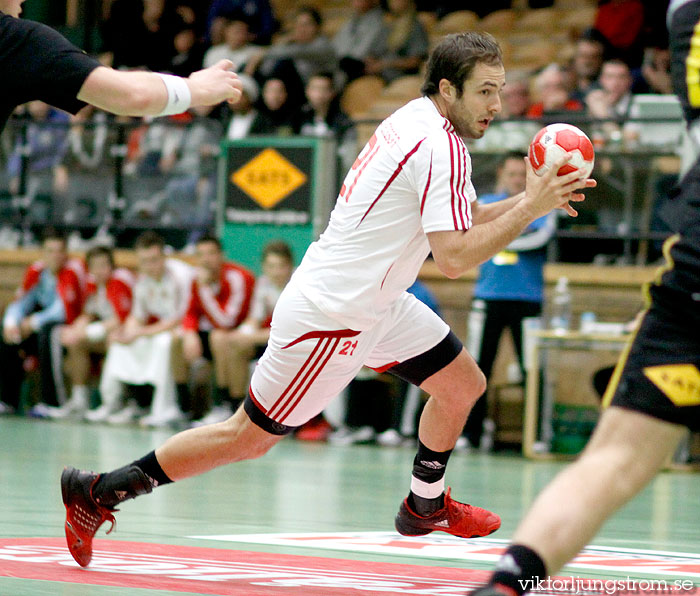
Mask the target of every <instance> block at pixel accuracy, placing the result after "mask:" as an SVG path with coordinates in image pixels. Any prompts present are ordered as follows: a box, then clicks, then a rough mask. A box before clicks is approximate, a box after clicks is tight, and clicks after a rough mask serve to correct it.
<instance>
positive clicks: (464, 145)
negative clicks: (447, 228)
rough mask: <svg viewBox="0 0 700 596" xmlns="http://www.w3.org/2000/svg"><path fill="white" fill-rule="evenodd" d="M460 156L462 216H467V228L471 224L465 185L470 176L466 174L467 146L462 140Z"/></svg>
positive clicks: (468, 181)
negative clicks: (462, 160) (461, 166)
mask: <svg viewBox="0 0 700 596" xmlns="http://www.w3.org/2000/svg"><path fill="white" fill-rule="evenodd" d="M462 156H463V158H464V184H463V185H462V196H463V197H464V217H466V218H467V229H468V228H470V227H471V225H472V215H471V209H470V208H469V194H468V193H467V185H468V184H470V183H471V176H469V175H467V157H468V153H467V146H466V144H465V143H464V141H462Z"/></svg>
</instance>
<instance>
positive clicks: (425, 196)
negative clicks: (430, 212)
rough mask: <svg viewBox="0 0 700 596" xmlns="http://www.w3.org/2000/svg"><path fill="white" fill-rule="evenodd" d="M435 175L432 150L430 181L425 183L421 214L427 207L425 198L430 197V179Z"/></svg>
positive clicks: (429, 171)
mask: <svg viewBox="0 0 700 596" xmlns="http://www.w3.org/2000/svg"><path fill="white" fill-rule="evenodd" d="M432 176H433V152H432V151H431V152H430V169H429V170H428V181H427V182H426V183H425V190H424V191H423V200H422V201H421V202H420V214H421V215H423V208H424V207H425V199H426V198H427V197H428V189H429V188H430V179H431V178H432Z"/></svg>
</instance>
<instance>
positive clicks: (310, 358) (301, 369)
mask: <svg viewBox="0 0 700 596" xmlns="http://www.w3.org/2000/svg"><path fill="white" fill-rule="evenodd" d="M321 343H323V340H321V341H317V342H316V345H315V346H314V349H313V350H312V351H311V354H309V357H308V358H307V359H306V361H305V362H304V364H303V365H302V366H301V368H300V369H299V372H297V374H296V375H295V376H294V378H293V379H292V382H291V383H290V384H289V385H287V388H286V389H285V390H284V391H283V392H282V395H280V396H279V397H278V398H277V401H276V402H275V403H274V404H272V407H271V408H270V409H269V410H268V412H272V410H274V409H275V408H277V407H278V406H279V405H280V404H281V403H282V402H283V401H284V399H285V398H286V397H287V394H288V393H289V392H290V391H291V389H292V387H294V385H295V384H296V382H297V381H298V380H299V377H300V376H301V375H302V374H303V373H304V371H305V370H306V367H307V366H308V365H309V364H310V362H311V361H312V360H313V358H314V356H316V352H317V351H318V348H319V346H320V345H321Z"/></svg>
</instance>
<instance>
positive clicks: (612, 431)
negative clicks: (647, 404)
mask: <svg viewBox="0 0 700 596" xmlns="http://www.w3.org/2000/svg"><path fill="white" fill-rule="evenodd" d="M683 432H684V428H683V427H681V426H677V425H675V424H670V423H668V422H664V421H662V420H659V419H657V418H652V417H651V416H647V415H646V414H642V413H639V412H636V411H633V410H628V409H624V408H620V407H615V406H613V407H610V408H608V409H607V410H606V411H605V412H604V413H603V415H602V416H601V419H600V422H599V424H598V427H597V428H596V430H595V432H594V433H593V436H592V437H591V440H590V441H589V443H588V445H587V446H586V449H585V450H584V452H583V453H582V454H581V456H580V458H579V459H578V460H577V461H576V462H575V463H573V464H571V465H570V466H568V467H567V468H566V469H565V470H564V471H562V472H561V473H560V474H559V475H558V476H557V477H556V478H555V479H554V480H553V481H552V482H551V483H550V484H549V485H548V486H547V487H546V488H545V489H544V491H543V492H542V493H541V494H540V495H539V497H537V499H536V500H535V503H534V505H533V506H532V507H531V509H530V511H529V512H528V514H527V515H526V517H525V519H524V520H523V521H522V522H521V523H520V526H519V527H518V529H517V530H516V532H515V535H514V536H513V544H512V545H511V546H510V547H508V550H507V551H506V552H505V554H504V555H503V557H501V560H500V561H499V563H498V566H497V568H496V572H495V573H494V574H493V576H492V577H491V580H490V582H489V584H488V585H486V586H485V587H483V588H479V589H478V590H476V591H475V592H474V593H473V596H518V595H520V594H522V593H524V592H526V591H530V590H531V589H532V588H533V587H534V583H535V582H537V581H538V580H544V579H546V577H547V576H549V575H552V574H554V573H556V572H557V571H559V570H560V569H561V568H562V567H563V566H564V565H565V564H566V563H567V561H569V560H571V559H572V558H573V557H574V556H575V555H576V553H578V552H579V551H580V550H581V549H582V548H583V547H584V546H585V545H586V544H588V542H589V541H590V540H591V539H592V538H593V536H594V535H595V534H596V532H597V531H598V530H599V529H600V527H601V526H602V525H603V522H604V521H605V520H606V519H608V518H609V517H610V516H611V515H612V514H613V513H614V512H615V511H616V510H617V509H619V508H620V507H621V506H622V505H624V504H625V503H627V502H628V501H629V500H630V499H631V498H632V497H634V496H635V495H636V494H637V493H638V492H639V491H640V490H641V489H642V488H644V487H645V486H646V485H647V484H648V483H649V481H650V480H651V479H652V478H653V477H654V476H655V474H656V473H657V472H658V471H659V469H660V468H661V467H662V466H663V465H664V463H665V462H666V461H668V459H669V458H670V457H671V455H672V454H673V452H674V450H675V448H676V446H677V444H678V440H679V439H680V437H681V436H682V433H683Z"/></svg>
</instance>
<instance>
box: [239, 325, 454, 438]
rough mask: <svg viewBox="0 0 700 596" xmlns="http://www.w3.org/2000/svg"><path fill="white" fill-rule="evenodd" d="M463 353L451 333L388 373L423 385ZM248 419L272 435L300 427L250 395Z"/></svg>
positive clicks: (245, 404)
mask: <svg viewBox="0 0 700 596" xmlns="http://www.w3.org/2000/svg"><path fill="white" fill-rule="evenodd" d="M461 351H462V342H461V341H459V339H458V338H457V336H456V335H455V334H454V333H452V331H450V332H449V333H448V334H447V335H446V336H445V338H444V339H442V340H441V341H440V342H439V343H438V344H437V345H435V346H433V347H432V348H430V349H429V350H428V351H427V352H423V353H422V354H419V355H418V356H414V357H413V358H409V359H408V360H404V361H403V362H401V363H399V364H395V365H394V366H392V367H391V368H389V369H387V371H386V372H390V373H391V374H393V375H396V376H397V377H399V378H401V379H404V380H405V381H408V382H409V383H413V384H414V385H418V386H420V385H422V384H423V381H425V380H426V379H427V378H428V377H431V376H432V375H434V374H435V373H436V372H438V371H440V370H442V369H443V368H445V367H446V366H447V365H448V364H449V363H450V362H452V361H453V360H454V359H455V358H457V356H458V355H459V353H460V352H461ZM243 407H244V408H245V411H246V414H248V417H249V418H250V419H251V420H252V421H253V422H254V423H255V424H257V425H258V426H259V427H260V428H262V429H263V430H264V431H267V432H269V433H270V434H272V435H287V434H289V433H291V432H293V431H294V430H295V429H297V428H298V427H296V426H287V425H286V424H280V423H279V422H275V421H274V420H271V419H270V418H268V417H267V416H266V415H265V413H264V412H263V411H262V410H261V409H260V407H259V406H258V405H257V404H256V403H255V400H254V399H253V398H252V397H251V395H250V393H248V395H247V396H246V398H245V401H244V402H243Z"/></svg>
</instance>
